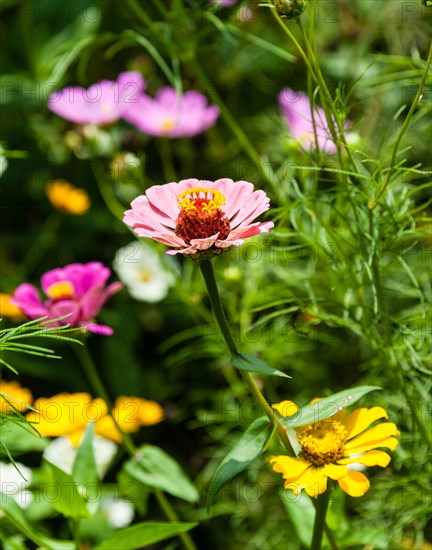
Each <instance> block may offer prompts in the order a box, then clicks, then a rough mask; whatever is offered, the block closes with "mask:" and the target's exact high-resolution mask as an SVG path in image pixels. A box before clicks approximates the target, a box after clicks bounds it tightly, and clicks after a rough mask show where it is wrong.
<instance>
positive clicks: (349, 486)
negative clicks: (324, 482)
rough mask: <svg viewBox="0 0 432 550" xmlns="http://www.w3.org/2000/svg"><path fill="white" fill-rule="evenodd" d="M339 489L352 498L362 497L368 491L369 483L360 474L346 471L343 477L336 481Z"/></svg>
mask: <svg viewBox="0 0 432 550" xmlns="http://www.w3.org/2000/svg"><path fill="white" fill-rule="evenodd" d="M338 483H339V487H340V488H341V489H342V491H345V493H347V494H348V495H350V496H352V497H362V496H363V495H364V494H365V493H366V491H368V490H369V487H370V483H369V480H368V478H367V477H366V476H364V475H363V474H362V473H361V472H354V471H352V470H348V473H347V475H346V476H345V477H343V478H341V479H339V480H338Z"/></svg>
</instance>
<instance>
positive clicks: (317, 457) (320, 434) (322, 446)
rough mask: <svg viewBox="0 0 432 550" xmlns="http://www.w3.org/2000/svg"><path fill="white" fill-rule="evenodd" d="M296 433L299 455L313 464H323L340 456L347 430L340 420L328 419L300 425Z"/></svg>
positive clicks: (329, 462)
mask: <svg viewBox="0 0 432 550" xmlns="http://www.w3.org/2000/svg"><path fill="white" fill-rule="evenodd" d="M296 433H297V439H298V441H299V443H300V445H301V446H302V452H301V456H302V457H303V458H304V459H305V460H307V461H309V462H311V463H312V464H313V465H314V466H323V465H324V464H332V463H335V462H337V460H339V459H340V458H341V457H342V455H343V448H344V441H345V437H346V435H347V433H348V432H347V430H346V428H345V426H344V425H343V424H342V423H341V422H339V421H338V420H330V419H329V420H323V421H321V422H314V423H313V424H308V425H307V426H301V427H300V428H297V430H296Z"/></svg>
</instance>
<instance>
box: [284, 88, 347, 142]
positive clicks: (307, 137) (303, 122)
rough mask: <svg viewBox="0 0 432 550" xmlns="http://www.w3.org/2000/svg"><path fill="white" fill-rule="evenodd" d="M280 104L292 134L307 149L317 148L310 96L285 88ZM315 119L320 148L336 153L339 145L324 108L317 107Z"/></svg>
mask: <svg viewBox="0 0 432 550" xmlns="http://www.w3.org/2000/svg"><path fill="white" fill-rule="evenodd" d="M279 104H280V106H281V108H282V111H283V114H284V115H285V117H286V119H287V122H288V127H289V130H290V133H291V136H292V137H293V138H294V139H295V140H296V141H298V142H299V143H300V144H301V146H302V147H303V148H304V149H305V150H306V151H313V150H315V149H316V146H317V144H316V140H315V134H314V126H313V122H312V111H311V103H310V100H309V97H308V96H307V95H306V94H304V93H303V92H296V91H294V90H291V88H284V89H283V90H282V91H281V92H280V94H279ZM314 119H315V128H316V134H317V141H318V147H319V149H320V150H321V151H323V152H326V153H335V152H336V151H337V147H336V145H335V143H334V142H333V139H332V136H331V133H330V130H329V127H328V124H327V119H326V116H325V113H324V110H323V109H322V108H321V107H315V114H314Z"/></svg>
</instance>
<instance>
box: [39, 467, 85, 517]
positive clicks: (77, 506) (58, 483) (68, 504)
mask: <svg viewBox="0 0 432 550" xmlns="http://www.w3.org/2000/svg"><path fill="white" fill-rule="evenodd" d="M44 462H45V463H46V464H47V465H48V467H49V469H50V470H51V473H52V475H53V478H54V485H55V490H56V495H55V498H53V499H52V506H53V508H54V509H55V510H57V512H60V513H61V514H63V515H64V516H66V517H72V518H82V517H84V518H88V517H90V516H92V515H93V514H92V513H91V512H90V508H92V506H90V504H89V503H87V501H86V499H85V498H84V497H83V496H82V494H81V493H80V491H79V489H78V483H77V482H76V481H75V480H74V478H73V477H72V476H71V475H69V474H67V473H66V472H64V471H63V470H60V468H58V467H57V466H55V465H54V464H52V463H51V462H48V460H46V459H45V460H44ZM87 489H88V488H87Z"/></svg>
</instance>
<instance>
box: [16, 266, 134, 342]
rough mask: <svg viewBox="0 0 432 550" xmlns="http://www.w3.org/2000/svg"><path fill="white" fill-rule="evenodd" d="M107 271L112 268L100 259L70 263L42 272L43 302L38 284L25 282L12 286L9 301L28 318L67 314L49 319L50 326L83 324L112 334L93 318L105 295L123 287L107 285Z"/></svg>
mask: <svg viewBox="0 0 432 550" xmlns="http://www.w3.org/2000/svg"><path fill="white" fill-rule="evenodd" d="M110 274H111V270H110V269H109V268H108V267H105V266H104V265H103V264H101V263H100V262H89V263H88V264H69V265H67V266H65V267H63V268H61V267H60V268H57V269H52V270H51V271H47V273H44V274H43V275H42V278H41V284H42V289H43V291H44V292H45V294H46V295H47V296H48V300H46V301H45V302H42V300H41V298H40V296H39V292H38V290H37V288H36V287H34V286H33V285H30V284H28V283H23V284H21V285H20V286H19V287H18V288H17V289H16V290H15V293H14V295H13V298H12V300H11V301H12V302H13V303H14V304H15V305H16V306H18V307H19V308H20V309H21V310H22V312H23V313H25V314H26V315H27V317H29V318H30V319H38V318H40V317H48V319H56V318H58V317H62V316H63V315H67V314H70V315H69V316H68V317H66V318H65V319H62V320H60V321H55V322H53V323H50V326H59V325H65V324H70V325H71V326H73V327H85V328H86V329H87V330H89V331H90V332H94V333H96V334H104V335H111V334H112V333H113V330H112V328H111V327H108V326H106V325H99V324H95V323H94V318H95V317H96V315H97V314H98V313H99V310H100V309H101V307H102V306H103V305H104V303H105V302H106V301H107V300H108V298H109V297H110V296H112V295H113V294H115V293H116V292H118V291H119V290H120V289H121V288H122V287H123V285H122V284H121V283H112V284H110V285H108V286H107V287H106V286H105V283H106V281H107V280H108V278H109V276H110Z"/></svg>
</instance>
